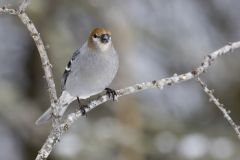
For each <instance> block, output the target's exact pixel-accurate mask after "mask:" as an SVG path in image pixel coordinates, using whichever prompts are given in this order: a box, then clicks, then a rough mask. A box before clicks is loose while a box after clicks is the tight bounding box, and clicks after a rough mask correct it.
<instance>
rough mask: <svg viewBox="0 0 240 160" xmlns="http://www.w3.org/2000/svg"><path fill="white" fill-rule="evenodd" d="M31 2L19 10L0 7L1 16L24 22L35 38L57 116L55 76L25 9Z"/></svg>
mask: <svg viewBox="0 0 240 160" xmlns="http://www.w3.org/2000/svg"><path fill="white" fill-rule="evenodd" d="M29 1H30V0H24V1H23V2H22V4H21V5H20V7H19V9H18V10H17V9H9V8H6V7H0V14H1V13H2V14H3V13H4V14H12V15H16V16H18V17H19V19H20V20H21V21H22V23H23V24H24V25H25V26H26V28H27V29H28V31H29V33H30V35H31V37H32V38H33V40H34V42H35V44H36V46H37V49H38V52H39V55H40V58H41V62H42V68H43V70H44V77H45V79H46V81H47V86H48V93H49V96H50V102H51V106H52V109H53V111H54V114H55V115H57V111H56V110H57V109H56V108H57V105H56V104H57V93H56V88H55V83H54V80H53V75H52V68H51V67H52V66H51V64H50V62H49V59H48V55H47V52H46V49H45V46H44V43H43V41H42V39H41V36H40V33H39V32H38V31H37V29H36V27H35V25H34V24H33V22H32V21H31V19H30V18H29V17H28V15H27V14H26V13H25V9H26V7H27V6H28V4H29Z"/></svg>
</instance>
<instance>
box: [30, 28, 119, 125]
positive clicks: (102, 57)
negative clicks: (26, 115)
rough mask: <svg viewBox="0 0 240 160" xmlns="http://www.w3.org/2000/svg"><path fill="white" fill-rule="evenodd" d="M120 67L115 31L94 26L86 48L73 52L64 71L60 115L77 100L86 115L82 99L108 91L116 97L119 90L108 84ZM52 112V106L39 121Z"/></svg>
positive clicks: (38, 122)
mask: <svg viewBox="0 0 240 160" xmlns="http://www.w3.org/2000/svg"><path fill="white" fill-rule="evenodd" d="M118 68H119V57H118V54H117V52H116V50H115V48H114V46H113V43H112V36H111V32H110V31H109V30H108V29H105V28H103V27H97V28H94V29H93V30H92V31H91V33H90V35H89V37H88V39H87V40H86V42H85V43H84V44H83V45H82V47H80V48H79V49H77V50H76V51H75V52H74V53H73V55H72V57H71V60H70V61H69V62H68V63H67V66H66V68H65V71H64V72H63V76H62V79H61V95H60V97H59V101H58V102H59V106H58V107H59V108H58V109H59V116H63V114H64V112H65V111H66V109H67V106H68V105H69V104H70V103H71V102H72V101H74V100H76V99H77V100H78V102H79V105H80V110H81V111H82V114H86V111H85V109H84V108H85V106H81V104H80V100H82V99H87V98H89V97H90V96H93V95H96V94H98V93H100V92H103V91H104V90H106V92H107V94H108V96H109V97H112V98H113V100H114V99H115V96H116V91H115V90H113V89H111V88H107V87H108V86H109V85H110V84H111V82H112V81H113V79H114V78H115V76H116V73H117V71H118ZM52 115H53V114H52V110H51V107H49V108H48V110H47V111H45V112H44V113H43V114H42V115H41V116H40V117H39V118H38V119H37V121H36V122H35V123H36V124H37V125H39V124H43V123H46V122H48V121H49V120H50V119H51V118H52Z"/></svg>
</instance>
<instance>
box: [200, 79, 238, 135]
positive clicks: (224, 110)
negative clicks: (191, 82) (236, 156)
mask: <svg viewBox="0 0 240 160" xmlns="http://www.w3.org/2000/svg"><path fill="white" fill-rule="evenodd" d="M197 81H198V82H199V83H200V84H201V86H202V88H203V90H204V92H205V93H206V94H207V95H208V96H209V101H210V102H213V103H214V104H215V105H216V106H217V107H218V109H219V110H220V111H221V112H222V113H223V116H224V118H226V120H227V121H228V123H229V124H230V125H231V126H232V128H233V129H234V131H235V133H236V134H237V136H238V138H239V139H240V131H239V126H238V125H236V123H235V122H234V121H233V120H232V118H231V116H230V115H229V114H230V111H229V110H226V108H224V105H223V104H222V103H220V102H219V100H218V99H217V98H216V97H215V96H214V95H213V91H212V90H210V89H208V87H207V85H206V83H204V82H203V81H202V80H201V79H200V78H199V77H198V79H197Z"/></svg>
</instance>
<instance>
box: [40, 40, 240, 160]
mask: <svg viewBox="0 0 240 160" xmlns="http://www.w3.org/2000/svg"><path fill="white" fill-rule="evenodd" d="M237 48H240V41H238V42H235V43H231V44H228V45H226V46H224V47H222V48H220V49H219V50H216V51H214V52H213V53H211V54H209V55H208V56H206V57H205V58H204V60H203V62H202V63H201V65H200V66H199V67H197V68H196V69H194V70H193V71H191V72H187V73H184V74H181V75H177V74H174V75H173V76H172V77H169V78H163V79H161V80H153V81H151V82H144V83H140V84H135V85H133V86H129V87H127V88H123V89H120V90H117V91H116V92H117V98H119V97H121V96H125V95H129V94H133V93H136V92H139V91H143V90H146V89H151V88H160V89H163V88H164V87H165V86H171V85H173V84H176V83H180V82H183V81H186V80H190V79H193V78H195V77H197V76H199V75H200V74H202V73H205V72H206V70H207V69H208V68H209V67H210V66H211V64H212V62H213V61H214V60H216V59H217V58H218V57H219V56H221V55H224V54H226V53H230V52H231V51H233V50H235V49H237ZM109 100H111V99H110V98H109V97H108V96H107V95H106V94H104V95H102V96H100V97H98V98H97V99H96V100H92V101H91V102H90V103H89V104H88V107H87V108H85V110H86V112H89V111H90V110H92V109H94V108H95V107H97V106H99V105H100V104H102V103H104V102H107V101H109ZM81 116H82V112H81V111H79V110H78V111H76V112H74V113H71V114H69V115H68V116H67V118H66V120H65V121H64V122H63V123H62V124H61V125H59V126H58V128H55V129H52V131H51V133H50V135H49V136H48V138H47V140H46V142H45V143H44V145H43V146H42V148H41V150H40V151H39V153H38V155H37V157H36V160H42V159H46V158H47V157H48V156H49V154H50V153H51V151H52V149H53V146H54V145H55V144H56V143H57V142H59V140H60V138H61V136H62V135H63V134H64V133H66V131H67V130H68V129H69V128H70V127H71V125H72V124H73V123H74V122H75V121H76V120H77V119H78V118H79V117H81Z"/></svg>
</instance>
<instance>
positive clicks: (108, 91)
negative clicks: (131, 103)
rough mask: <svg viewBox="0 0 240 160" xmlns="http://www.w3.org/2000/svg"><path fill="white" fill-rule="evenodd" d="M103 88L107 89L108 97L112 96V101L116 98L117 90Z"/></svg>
mask: <svg viewBox="0 0 240 160" xmlns="http://www.w3.org/2000/svg"><path fill="white" fill-rule="evenodd" d="M105 90H106V91H107V95H108V97H109V98H111V97H112V99H113V101H115V100H116V96H117V92H116V91H115V90H113V89H111V88H105Z"/></svg>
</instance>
